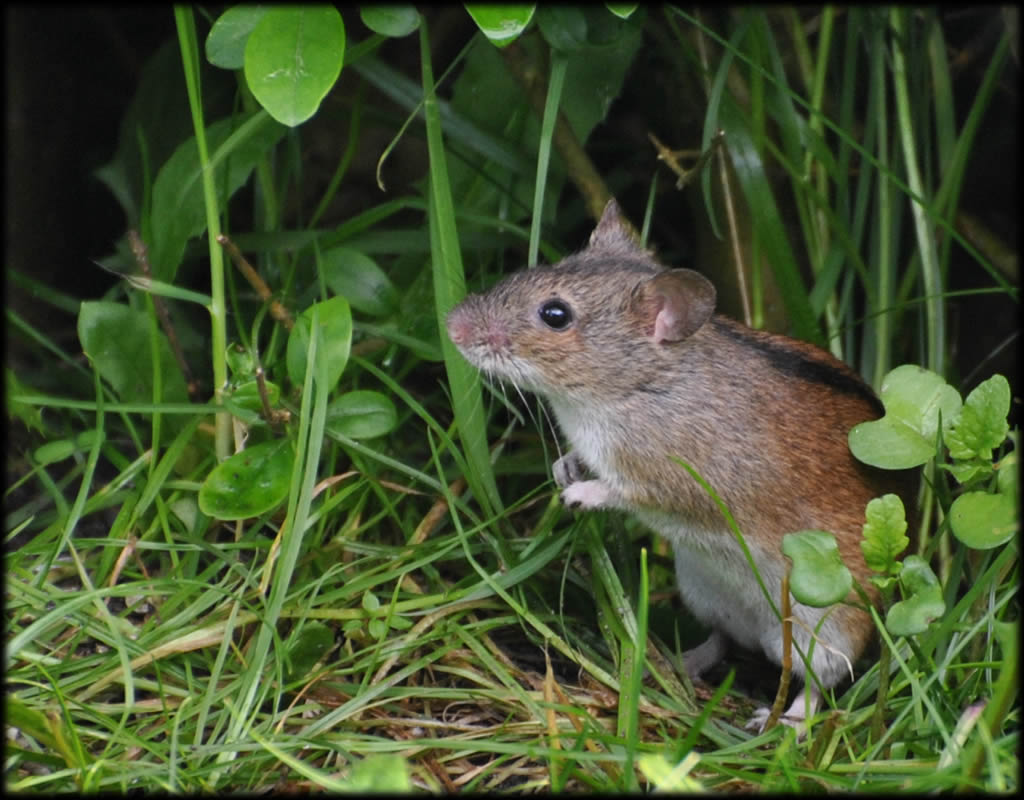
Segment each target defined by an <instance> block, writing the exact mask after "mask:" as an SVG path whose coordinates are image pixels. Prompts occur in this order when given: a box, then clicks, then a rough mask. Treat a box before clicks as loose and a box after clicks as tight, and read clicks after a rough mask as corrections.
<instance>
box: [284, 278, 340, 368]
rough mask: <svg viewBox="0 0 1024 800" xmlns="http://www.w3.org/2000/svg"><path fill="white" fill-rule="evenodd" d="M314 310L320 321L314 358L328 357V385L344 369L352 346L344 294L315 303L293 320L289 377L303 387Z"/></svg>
mask: <svg viewBox="0 0 1024 800" xmlns="http://www.w3.org/2000/svg"><path fill="white" fill-rule="evenodd" d="M314 309H316V310H317V316H318V318H319V320H320V323H319V326H320V343H319V347H318V348H317V358H320V359H326V360H327V385H328V386H333V385H334V384H336V383H337V382H338V379H339V378H340V377H341V373H342V372H344V371H345V365H346V364H347V363H348V355H349V352H350V351H351V349H352V312H351V311H350V310H349V307H348V301H347V300H346V299H345V298H344V297H332V298H331V299H330V300H325V301H324V302H322V303H314V304H313V305H311V306H310V307H309V308H307V309H306V310H305V311H303V312H302V313H301V314H300V315H299V317H298V319H296V320H295V326H294V327H293V328H292V330H291V333H290V334H289V335H288V352H287V355H286V359H287V365H288V377H289V378H291V381H292V383H293V384H295V385H296V386H302V383H303V379H304V378H305V376H306V353H307V352H308V351H309V335H310V330H311V328H312V325H313V310H314ZM314 374H315V373H314Z"/></svg>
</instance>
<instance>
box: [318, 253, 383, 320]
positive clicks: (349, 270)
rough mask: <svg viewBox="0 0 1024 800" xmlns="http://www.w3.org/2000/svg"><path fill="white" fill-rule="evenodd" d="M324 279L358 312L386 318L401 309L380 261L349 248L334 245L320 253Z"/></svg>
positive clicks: (332, 289)
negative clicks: (380, 265) (378, 264)
mask: <svg viewBox="0 0 1024 800" xmlns="http://www.w3.org/2000/svg"><path fill="white" fill-rule="evenodd" d="M320 261H321V269H322V270H323V276H324V282H325V283H326V284H327V285H328V286H329V287H330V289H331V291H333V292H334V293H335V294H340V295H341V296H342V297H344V298H345V299H346V300H348V302H349V305H351V306H352V308H354V309H356V311H362V312H363V313H365V314H371V315H373V316H375V317H387V316H390V315H391V314H393V313H394V312H395V311H396V310H397V308H398V290H397V289H395V285H394V284H393V283H392V282H391V279H390V278H389V277H388V276H387V275H386V274H385V273H384V270H382V269H381V268H380V267H378V266H377V262H376V261H374V260H373V259H372V258H370V257H369V256H368V255H366V254H365V253H361V252H360V251H358V250H353V249H352V248H350V247H333V248H331V249H330V250H327V251H326V252H324V253H323V254H322V256H321V260H320Z"/></svg>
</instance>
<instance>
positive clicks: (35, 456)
mask: <svg viewBox="0 0 1024 800" xmlns="http://www.w3.org/2000/svg"><path fill="white" fill-rule="evenodd" d="M77 450H78V448H77V447H75V443H74V442H73V441H71V440H70V439H58V440H57V441H55V442H47V443H46V444H43V445H40V446H39V447H37V448H36V449H35V452H34V453H32V460H33V461H35V462H36V463H37V464H39V465H41V466H46V465H47V464H56V463H58V462H61V461H63V460H64V459H66V458H71V456H73V455H74V454H75V452H76V451H77Z"/></svg>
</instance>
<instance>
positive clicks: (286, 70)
mask: <svg viewBox="0 0 1024 800" xmlns="http://www.w3.org/2000/svg"><path fill="white" fill-rule="evenodd" d="M344 56H345V24H344V23H343V22H342V20H341V15H340V14H339V13H338V11H337V9H335V8H333V7H331V6H277V7H274V8H272V9H271V10H270V11H268V12H267V13H266V14H265V15H264V17H263V19H261V20H260V21H259V23H258V24H257V25H256V27H255V28H254V29H253V31H252V33H251V34H250V35H249V41H248V42H246V45H245V80H246V83H247V84H248V85H249V89H250V90H251V91H252V93H253V96H254V97H255V98H256V99H257V100H258V101H259V102H260V105H262V106H263V107H264V108H265V109H266V110H267V112H268V113H269V114H270V116H272V117H273V118H274V119H276V120H277V121H278V122H282V123H284V124H285V125H288V126H291V127H294V126H296V125H299V124H300V123H302V122H305V121H306V120H307V119H309V118H310V117H312V116H313V115H314V114H315V113H316V111H317V109H318V108H319V107H320V103H321V101H322V100H323V99H324V97H325V96H326V95H327V92H329V91H330V89H331V87H332V86H334V83H335V81H337V80H338V75H340V74H341V65H342V62H343V61H344Z"/></svg>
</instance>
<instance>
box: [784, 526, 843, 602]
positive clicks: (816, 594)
mask: <svg viewBox="0 0 1024 800" xmlns="http://www.w3.org/2000/svg"><path fill="white" fill-rule="evenodd" d="M782 553H783V555H785V556H786V557H788V558H790V559H792V560H793V569H792V570H791V571H790V573H789V589H790V591H791V592H792V593H793V597H795V598H796V599H797V600H798V601H799V602H801V603H803V604H804V605H808V606H814V607H815V608H824V607H825V606H830V605H832V604H833V603H838V602H840V601H842V600H843V599H845V597H846V595H848V594H849V593H850V589H851V588H852V587H853V576H851V575H850V570H848V569H847V568H846V565H845V564H843V560H842V559H841V558H840V557H839V548H838V546H837V545H836V538H835V537H834V536H833V535H832V534H831V533H828V532H826V531H798V532H797V533H787V534H786V535H785V536H783V537H782Z"/></svg>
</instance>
